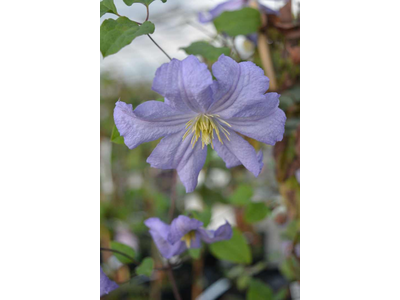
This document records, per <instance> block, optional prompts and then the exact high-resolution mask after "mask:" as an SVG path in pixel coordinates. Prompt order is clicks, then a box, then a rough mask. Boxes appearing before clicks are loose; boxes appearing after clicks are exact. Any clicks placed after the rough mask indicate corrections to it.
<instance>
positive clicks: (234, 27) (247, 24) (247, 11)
mask: <svg viewBox="0 0 400 300" xmlns="http://www.w3.org/2000/svg"><path fill="white" fill-rule="evenodd" d="M214 25H215V28H216V29H217V31H218V32H225V33H226V34H228V35H230V36H237V35H248V34H251V33H255V32H257V31H258V28H259V27H260V26H261V16H260V12H259V11H258V10H257V9H254V8H250V7H245V8H243V9H241V10H235V11H225V12H223V13H222V14H221V15H220V16H218V17H217V18H215V19H214Z"/></svg>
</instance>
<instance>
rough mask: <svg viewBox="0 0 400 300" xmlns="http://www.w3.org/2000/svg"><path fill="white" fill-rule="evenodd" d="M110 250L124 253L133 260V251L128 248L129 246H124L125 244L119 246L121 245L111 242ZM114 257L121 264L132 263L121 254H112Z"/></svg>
mask: <svg viewBox="0 0 400 300" xmlns="http://www.w3.org/2000/svg"><path fill="white" fill-rule="evenodd" d="M111 249H113V250H117V251H120V252H122V253H125V254H126V255H128V256H130V257H132V258H135V250H133V249H132V248H131V247H129V246H127V245H125V244H121V243H118V242H115V241H111ZM114 255H115V257H116V258H118V260H119V261H120V262H122V263H123V264H130V263H132V262H133V261H132V260H131V259H129V258H127V257H126V256H123V255H121V254H118V253H114Z"/></svg>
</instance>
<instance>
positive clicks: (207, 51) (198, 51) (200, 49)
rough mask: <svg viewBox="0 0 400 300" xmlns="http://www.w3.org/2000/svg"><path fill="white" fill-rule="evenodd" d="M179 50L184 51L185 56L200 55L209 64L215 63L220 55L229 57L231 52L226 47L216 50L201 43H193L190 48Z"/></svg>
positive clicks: (207, 44)
mask: <svg viewBox="0 0 400 300" xmlns="http://www.w3.org/2000/svg"><path fill="white" fill-rule="evenodd" d="M180 49H182V50H184V51H185V52H186V53H187V54H193V55H201V56H202V57H203V58H205V59H206V60H209V61H210V62H215V61H217V60H218V58H219V57H220V56H221V54H225V55H229V54H230V52H231V50H230V49H229V48H228V47H222V48H217V47H214V46H213V45H210V44H209V43H207V42H203V41H200V42H194V43H192V44H191V45H190V46H188V47H186V48H183V47H182V48H180Z"/></svg>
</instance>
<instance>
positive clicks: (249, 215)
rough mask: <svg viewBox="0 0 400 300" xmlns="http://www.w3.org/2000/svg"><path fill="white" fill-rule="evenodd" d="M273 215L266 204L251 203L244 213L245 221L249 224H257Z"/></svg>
mask: <svg viewBox="0 0 400 300" xmlns="http://www.w3.org/2000/svg"><path fill="white" fill-rule="evenodd" d="M270 213H271V211H270V209H269V208H268V207H267V206H266V205H265V203H262V202H258V203H254V202H253V203H249V204H248V205H247V206H246V209H245V211H244V220H245V221H246V222H247V223H255V222H259V221H262V220H264V218H265V217H266V216H267V215H269V214H270Z"/></svg>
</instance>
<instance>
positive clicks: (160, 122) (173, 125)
mask: <svg viewBox="0 0 400 300" xmlns="http://www.w3.org/2000/svg"><path fill="white" fill-rule="evenodd" d="M192 117H193V116H192V115H190V114H182V113H181V112H179V111H177V110H175V109H173V108H171V107H170V106H169V105H167V104H165V103H163V102H159V101H147V102H144V103H142V104H140V105H139V106H138V107H137V108H136V109H135V110H134V111H133V110H132V105H131V104H126V103H125V102H122V101H118V102H117V103H116V104H115V109H114V121H115V125H116V126H117V129H118V131H119V133H120V134H121V136H123V137H124V141H125V144H126V145H127V146H128V147H129V149H133V148H135V147H137V146H138V145H140V144H142V143H145V142H150V141H154V140H157V139H159V138H160V137H163V136H166V135H168V134H171V133H175V132H178V131H181V130H182V129H184V128H185V124H186V122H188V121H189V120H190V119H191V118H192Z"/></svg>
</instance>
